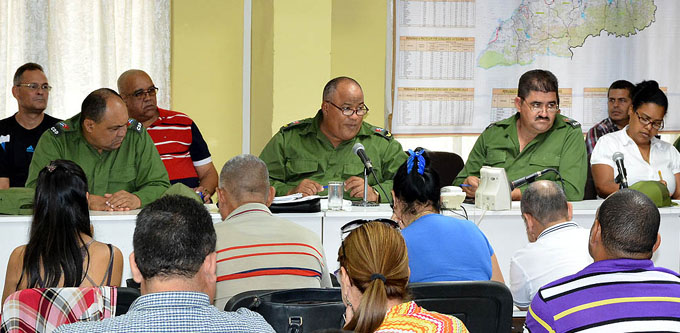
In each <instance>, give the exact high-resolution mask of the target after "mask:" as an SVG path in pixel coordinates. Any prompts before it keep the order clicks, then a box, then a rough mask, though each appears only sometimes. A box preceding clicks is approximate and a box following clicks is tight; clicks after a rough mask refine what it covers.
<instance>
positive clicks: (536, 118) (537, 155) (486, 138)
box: [453, 69, 587, 201]
mask: <svg viewBox="0 0 680 333" xmlns="http://www.w3.org/2000/svg"><path fill="white" fill-rule="evenodd" d="M557 89H558V86H557V78H556V77H555V76H554V75H553V74H552V73H550V72H549V71H545V70H540V69H537V70H532V71H528V72H526V73H524V74H523V75H522V77H521V78H520V79H519V87H518V91H517V95H518V96H517V97H516V98H515V107H516V108H517V113H516V114H515V115H514V116H512V117H510V118H507V119H503V120H501V121H498V122H496V123H493V124H491V125H489V127H487V128H486V130H484V132H482V134H481V135H480V136H479V138H478V139H477V142H475V145H474V147H473V148H472V151H471V152H470V155H469V157H468V160H467V162H466V163H465V168H463V170H462V171H461V172H460V174H458V176H457V177H456V179H455V180H454V182H453V184H454V185H460V184H466V185H467V186H464V187H463V190H464V191H465V193H466V194H467V196H468V197H474V196H475V192H476V191H477V187H478V186H479V170H480V169H481V167H482V166H483V165H486V166H492V167H499V168H504V169H505V171H506V173H507V175H508V179H509V180H510V181H513V180H516V179H519V178H521V177H524V176H528V175H529V174H531V173H533V172H536V171H541V170H543V169H546V168H555V169H557V170H558V171H559V173H560V175H561V177H562V180H563V181H564V187H565V188H564V191H565V193H566V195H567V199H568V200H570V201H574V200H583V191H584V187H585V182H586V175H587V165H586V149H585V145H584V144H583V133H582V132H581V125H580V124H579V123H578V122H577V121H575V120H572V119H569V118H567V117H564V116H562V115H561V114H559V112H560V110H559V102H560V100H559V95H558V93H557ZM539 179H548V180H553V181H555V180H558V179H559V176H557V175H556V174H554V173H548V174H546V175H543V176H541V177H540V178H539ZM525 188H526V185H524V186H520V187H519V188H516V189H514V190H513V191H512V194H511V195H512V200H520V199H521V198H522V192H521V191H523V190H524V189H525Z"/></svg>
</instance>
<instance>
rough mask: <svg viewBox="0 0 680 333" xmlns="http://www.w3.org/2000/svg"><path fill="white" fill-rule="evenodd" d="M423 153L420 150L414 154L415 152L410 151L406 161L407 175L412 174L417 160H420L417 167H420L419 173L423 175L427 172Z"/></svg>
mask: <svg viewBox="0 0 680 333" xmlns="http://www.w3.org/2000/svg"><path fill="white" fill-rule="evenodd" d="M423 152H424V150H420V151H418V152H413V150H411V149H409V150H408V153H409V156H408V160H407V161H406V173H407V174H410V173H411V170H413V162H414V160H415V159H416V158H417V159H418V160H417V161H416V165H417V166H418V173H419V174H421V175H422V174H423V173H424V172H425V158H424V157H423Z"/></svg>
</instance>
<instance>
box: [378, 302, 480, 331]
mask: <svg viewBox="0 0 680 333" xmlns="http://www.w3.org/2000/svg"><path fill="white" fill-rule="evenodd" d="M467 332H468V330H467V328H465V325H464V324H463V322H461V321H460V320H459V319H458V318H456V317H454V316H449V315H445V314H441V313H437V312H430V311H427V310H425V309H423V308H421V307H420V306H418V304H416V303H415V302H413V301H411V302H406V303H401V304H399V305H395V306H393V307H392V308H391V309H390V310H389V311H387V314H386V315H385V319H384V320H383V322H382V324H380V326H379V327H378V329H376V331H375V333H467Z"/></svg>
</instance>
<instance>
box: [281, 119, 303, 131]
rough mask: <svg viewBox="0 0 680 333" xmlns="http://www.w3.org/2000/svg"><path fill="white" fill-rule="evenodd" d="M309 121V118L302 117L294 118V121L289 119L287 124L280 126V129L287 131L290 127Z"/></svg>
mask: <svg viewBox="0 0 680 333" xmlns="http://www.w3.org/2000/svg"><path fill="white" fill-rule="evenodd" d="M307 123H309V119H302V120H296V121H291V122H289V123H288V124H286V125H284V126H282V127H281V130H282V131H287V130H289V129H291V128H295V127H297V126H300V125H302V124H307Z"/></svg>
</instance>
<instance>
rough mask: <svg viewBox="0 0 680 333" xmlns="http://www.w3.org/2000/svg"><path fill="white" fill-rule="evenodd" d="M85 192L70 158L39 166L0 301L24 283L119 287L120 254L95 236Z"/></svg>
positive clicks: (28, 285) (84, 181)
mask: <svg viewBox="0 0 680 333" xmlns="http://www.w3.org/2000/svg"><path fill="white" fill-rule="evenodd" d="M87 196H88V194H87V178H86V177H85V173H84V172H83V169H81V168H80V166H78V165H77V164H75V163H73V162H72V161H67V160H56V161H52V162H51V163H50V164H49V165H48V166H46V167H45V168H43V169H42V170H41V171H40V173H39V174H38V181H37V185H36V189H35V197H34V209H33V221H32V222H31V229H30V232H29V239H28V244H26V245H22V246H19V247H17V248H16V249H14V251H12V254H11V255H10V257H9V262H8V263H7V276H6V278H5V288H4V292H3V296H2V301H3V302H4V301H5V299H6V298H7V297H9V295H10V294H12V293H14V292H15V291H17V290H21V289H27V288H54V287H99V286H120V280H121V277H122V273H123V255H122V254H121V252H120V250H119V249H118V248H117V247H115V246H112V245H111V244H104V243H100V242H97V241H95V240H94V238H93V233H92V225H91V224H90V211H89V210H88V206H87Z"/></svg>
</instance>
